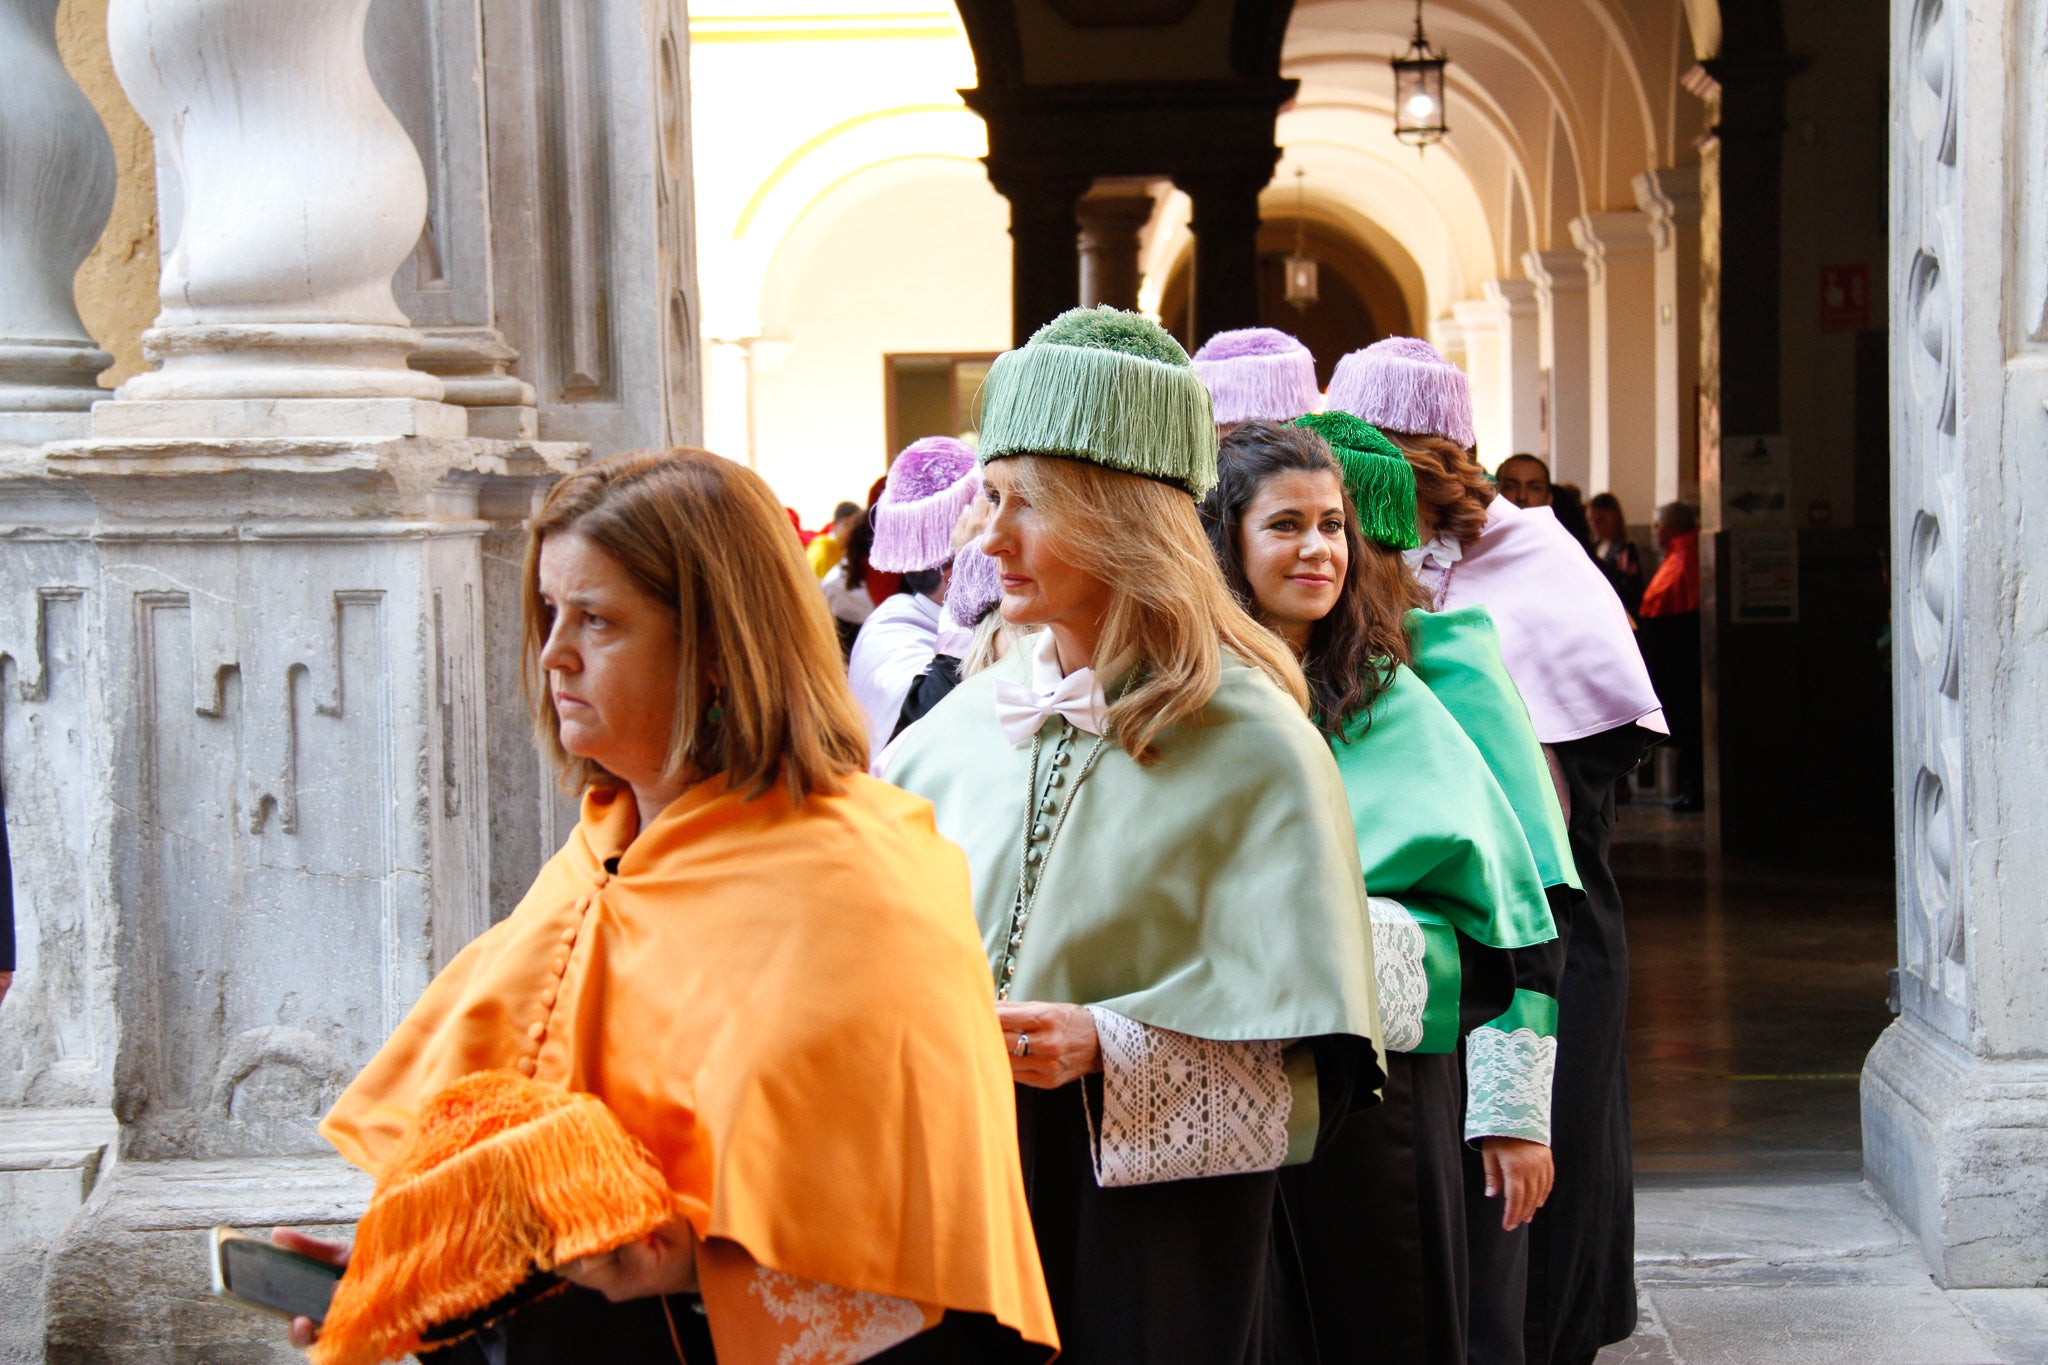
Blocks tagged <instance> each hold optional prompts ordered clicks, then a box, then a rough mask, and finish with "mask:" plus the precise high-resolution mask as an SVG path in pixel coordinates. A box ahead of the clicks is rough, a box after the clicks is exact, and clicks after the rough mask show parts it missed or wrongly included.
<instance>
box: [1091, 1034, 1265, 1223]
mask: <svg viewBox="0 0 2048 1365" xmlns="http://www.w3.org/2000/svg"><path fill="white" fill-rule="evenodd" d="M1088 1012H1089V1013H1090V1014H1091V1015H1093V1016H1094V1017H1095V1032H1096V1035H1097V1037H1098V1038H1100V1040H1101V1046H1102V1073H1103V1075H1102V1121H1101V1123H1100V1125H1093V1124H1091V1131H1090V1134H1089V1141H1090V1143H1091V1145H1092V1147H1093V1149H1094V1154H1095V1180H1096V1183H1097V1184H1099V1185H1101V1186H1103V1187H1105V1188H1112V1187H1116V1186H1123V1185H1153V1184H1157V1183H1159V1182H1161V1181H1166V1180H1191V1179H1194V1178H1196V1177H1198V1176H1210V1175H1236V1174H1239V1173H1242V1172H1246V1171H1271V1170H1276V1169H1278V1168H1279V1167H1280V1166H1281V1164H1282V1163H1284V1162H1285V1161H1286V1160H1287V1119H1288V1116H1289V1114H1290V1113H1291V1112H1292V1110H1293V1107H1294V1101H1293V1094H1292V1090H1291V1088H1290V1087H1289V1085H1288V1082H1287V1073H1286V1069H1285V1066H1284V1064H1283V1063H1282V1061H1281V1044H1280V1043H1279V1042H1269V1041H1261V1042H1244V1043H1226V1042H1217V1041H1215V1040H1213V1039H1209V1038H1195V1037H1191V1036H1190V1035H1188V1034H1185V1033H1175V1032H1173V1031H1172V1030H1171V1029H1163V1028H1153V1027H1152V1026H1151V1025H1149V1024H1141V1023H1139V1022H1137V1021H1136V1020H1134V1019H1127V1018H1125V1017H1124V1016H1123V1015H1121V1014H1117V1013H1116V1012H1114V1011H1113V1010H1106V1009H1101V1008H1099V1007H1097V1006H1094V1005H1090V1006H1089V1007H1088Z"/></svg>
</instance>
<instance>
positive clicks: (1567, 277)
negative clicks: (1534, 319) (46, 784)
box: [1522, 250, 1588, 307]
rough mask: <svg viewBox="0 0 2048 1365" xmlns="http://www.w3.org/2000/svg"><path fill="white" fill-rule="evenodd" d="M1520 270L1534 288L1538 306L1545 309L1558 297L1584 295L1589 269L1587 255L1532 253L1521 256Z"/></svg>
mask: <svg viewBox="0 0 2048 1365" xmlns="http://www.w3.org/2000/svg"><path fill="white" fill-rule="evenodd" d="M1522 269H1524V270H1526V271H1527V272H1528V273H1529V280H1530V282H1531V283H1532V284H1533V285H1534V286H1535V296H1536V301H1537V303H1538V304H1540V305H1542V306H1544V307H1548V306H1549V305H1550V302H1551V300H1552V299H1553V298H1555V297H1556V296H1558V295H1560V294H1584V293H1585V292H1586V279H1587V274H1588V267H1587V264H1586V253H1585V252H1584V251H1583V250H1575V251H1531V252H1526V253H1524V255H1523V256H1522Z"/></svg>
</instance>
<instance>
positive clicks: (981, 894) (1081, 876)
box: [887, 650, 1379, 1041]
mask: <svg viewBox="0 0 2048 1365" xmlns="http://www.w3.org/2000/svg"><path fill="white" fill-rule="evenodd" d="M1026 654H1027V651H1025V650H1012V651H1011V653H1010V655H1009V657H1007V658H1006V659H1004V660H1003V661H1002V662H1001V663H999V664H997V665H995V666H994V667H992V668H989V669H987V670H985V671H984V672H982V673H980V674H978V675H976V676H975V677H973V678H970V679H968V680H967V681H966V682H964V683H962V684H961V685H960V686H959V687H958V688H957V689H955V690H954V692H953V694H952V695H951V696H949V697H947V698H946V699H945V701H943V702H941V703H940V704H939V705H938V706H937V707H935V708H934V709H933V710H932V712H931V713H930V714H929V715H927V716H926V717H925V718H924V719H923V720H922V721H920V722H918V723H917V724H916V725H914V726H912V727H911V728H910V729H908V730H905V731H904V732H903V735H902V737H901V738H900V739H899V741H898V747H897V752H896V753H895V754H894V756H893V758H892V760H891V765H890V768H889V771H888V774H887V776H888V779H889V780H890V781H892V782H895V783H897V784H899V785H901V786H903V787H904V788H906V789H908V790H910V791H912V792H915V793H916V794H918V795H919V796H922V797H925V798H926V799H927V800H929V801H930V802H931V803H932V805H933V807H934V809H935V810H936V812H937V816H938V824H939V832H940V833H942V834H944V835H945V836H946V837H947V838H949V839H952V840H954V841H955V842H956V843H958V844H959V845H960V846H961V847H962V848H964V849H966V850H967V861H968V864H969V866H970V867H971V869H972V871H973V875H974V906H975V912H976V914H977V916H978V917H979V918H980V921H981V931H982V943H983V946H984V948H985V949H986V950H987V953H988V959H989V961H990V962H991V963H993V962H996V961H998V960H999V958H1000V954H1001V950H1002V947H1003V945H1004V943H1005V941H1006V940H1007V938H1008V936H1009V933H1010V912H1011V907H1012V905H1013V903H1014V902H1015V899H1016V895H1017V885H1018V860H1019V857H1020V854H1021V850H1022V847H1023V842H1022V841H1023V835H1024V819H1025V812H1026V810H1027V809H1028V808H1029V803H1030V802H1031V801H1032V800H1033V799H1034V798H1033V797H1032V796H1031V795H1030V794H1028V793H1027V792H1026V791H1025V787H1026V785H1027V783H1028V781H1029V772H1030V757H1031V744H1030V742H1029V741H1028V740H1027V741H1025V742H1024V743H1022V744H1018V745H1014V746H1013V745H1011V744H1009V743H1007V742H1006V741H1005V740H1004V738H1003V734H1002V731H1001V729H1000V728H999V727H998V725H997V723H996V717H995V708H994V700H993V695H992V692H993V688H994V685H995V683H996V681H997V680H998V679H999V678H1005V677H1007V678H1012V679H1019V680H1021V679H1022V678H1023V677H1024V675H1025V671H1026V667H1027V660H1026ZM1046 733H1047V737H1048V744H1049V740H1050V732H1046ZM1078 738H1079V740H1080V741H1081V743H1080V745H1079V748H1078V750H1077V753H1076V757H1075V759H1074V767H1075V769H1078V767H1079V765H1080V762H1081V757H1080V756H1081V755H1082V754H1085V753H1086V752H1087V748H1088V746H1089V745H1090V744H1092V742H1093V741H1092V739H1090V737H1088V736H1086V735H1081V736H1078ZM1157 748H1158V755H1159V756H1158V758H1157V760H1156V761H1155V762H1153V763H1152V764H1151V765H1149V766H1145V767H1140V766H1139V765H1138V764H1137V763H1135V762H1133V761H1132V760H1131V758H1130V757H1129V756H1128V755H1127V754H1125V753H1124V751H1123V750H1122V749H1121V748H1119V747H1118V746H1117V745H1116V743H1115V742H1114V740H1113V739H1112V740H1111V741H1110V742H1109V743H1108V744H1106V745H1105V746H1104V747H1103V750H1102V753H1101V755H1100V757H1099V759H1098V761H1097V763H1096V766H1095V769H1094V772H1093V773H1092V774H1091V775H1090V776H1089V777H1088V778H1087V780H1086V781H1085V782H1082V783H1081V784H1080V786H1079V788H1078V789H1077V790H1076V791H1075V794H1074V796H1073V797H1072V804H1071V808H1070V810H1069V813H1068V815H1067V820H1066V824H1065V825H1064V827H1063V828H1062V829H1061V831H1060V833H1059V835H1058V836H1057V839H1056V841H1055V843H1054V845H1053V848H1052V851H1051V853H1050V855H1049V857H1048V859H1047V862H1046V865H1045V871H1044V872H1043V874H1042V876H1041V879H1040V888H1039V892H1038V897H1037V902H1036V905H1035V908H1034V909H1033V911H1032V914H1031V917H1030V920H1029V923H1028V924H1027V925H1026V927H1025V932H1024V941H1023V945H1022V947H1021V949H1020V950H1019V955H1018V968H1017V975H1016V979H1015V981H1014V982H1013V984H1012V986H1011V990H1010V996H1011V998H1012V999H1015V1000H1047V1001H1066V1002H1071V1003H1076V1004H1090V1005H1102V1006H1105V1007H1106V1008H1109V1009H1112V1010H1115V1011H1116V1012H1117V1013H1119V1014H1122V1015H1125V1016H1127V1017H1129V1018H1132V1019H1136V1020H1138V1021H1140V1022H1141V1023H1147V1024H1152V1025H1155V1026H1157V1027H1160V1028H1168V1029H1173V1030H1175V1031H1177V1032H1181V1033H1188V1034H1193V1035H1195V1036H1197V1037H1201V1038H1211V1039H1218V1040H1224V1041H1242V1040H1251V1039H1270V1038H1306V1037H1315V1036H1321V1035H1325V1034H1354V1035H1357V1036H1359V1037H1364V1038H1372V1039H1377V1038H1378V1036H1379V1014H1378V1007H1377V1004H1376V1002H1375V1000H1374V996H1373V974H1372V948H1371V931H1370V927H1369V922H1368V920H1367V918H1366V906H1365V894H1364V883H1363V881H1362V879H1361V878H1360V876H1359V872H1358V848H1357V845H1356V843H1355V842H1354V841H1353V839H1352V834H1351V818H1350V811H1349V808H1348V807H1347V806H1346V804H1345V800H1344V785H1343V783H1342V782H1341V781H1340V780H1339V779H1338V776H1337V769H1336V765H1335V763H1334V762H1333V761H1332V759H1331V758H1330V751H1329V748H1328V746H1327V745H1325V744H1324V743H1323V740H1322V736H1321V735H1319V734H1318V733H1317V732H1316V729H1315V727H1314V726H1313V725H1311V724H1309V722H1308V719H1307V717H1305V716H1303V715H1302V714H1301V711H1300V709H1299V708H1298V707H1296V706H1295V704H1294V703H1293V702H1292V701H1291V700H1290V699H1289V698H1288V697H1287V696H1286V695H1285V694H1284V693H1282V692H1281V691H1280V690H1279V689H1278V688H1277V687H1275V686H1274V685H1273V684H1272V682H1271V680H1269V679H1268V678H1267V677H1266V676H1265V675H1264V674H1262V673H1259V672H1257V671H1255V670H1253V669H1251V668H1249V667H1247V666H1246V665H1244V664H1242V663H1240V662H1239V661H1237V660H1236V659H1233V658H1226V660H1225V665H1224V669H1223V677H1222V682H1221V684H1220V685H1219V686H1218V688H1217V690H1216V695H1215V696H1214V697H1213V698H1212V699H1211V700H1210V702H1209V704H1208V706H1207V707H1206V708H1204V710H1203V711H1202V712H1201V714H1200V715H1199V716H1198V717H1197V718H1196V720H1195V721H1194V722H1192V723H1188V724H1182V725H1179V726H1175V727H1173V728H1171V729H1169V730H1168V731H1167V732H1166V733H1165V734H1164V735H1162V736H1161V738H1160V740H1159V743H1158V746H1157Z"/></svg>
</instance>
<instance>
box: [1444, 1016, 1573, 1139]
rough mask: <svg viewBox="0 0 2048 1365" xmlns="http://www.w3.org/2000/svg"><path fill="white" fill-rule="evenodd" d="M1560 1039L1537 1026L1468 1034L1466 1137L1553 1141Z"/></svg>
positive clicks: (1482, 1030) (1486, 1029)
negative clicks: (1553, 1098) (1552, 1090)
mask: <svg viewBox="0 0 2048 1365" xmlns="http://www.w3.org/2000/svg"><path fill="white" fill-rule="evenodd" d="M1556 1072H1557V1039H1555V1038H1550V1037H1545V1036H1543V1035H1541V1034H1539V1033H1537V1032H1536V1030H1534V1029H1526V1028H1518V1029H1515V1030H1514V1031H1513V1032H1506V1031H1504V1030H1501V1029H1497V1028H1476V1029H1473V1030H1472V1032H1471V1033H1469V1034H1467V1035H1466V1037H1465V1089H1466V1098H1465V1140H1466V1141H1467V1142H1475V1141H1477V1140H1478V1139H1480V1138H1483V1137H1513V1138H1524V1139H1526V1140H1528V1141H1530V1142H1541V1143H1543V1144H1545V1145H1546V1146H1547V1145H1548V1144H1549V1142H1550V1083H1551V1078H1552V1077H1553V1076H1554V1075H1555V1074H1556Z"/></svg>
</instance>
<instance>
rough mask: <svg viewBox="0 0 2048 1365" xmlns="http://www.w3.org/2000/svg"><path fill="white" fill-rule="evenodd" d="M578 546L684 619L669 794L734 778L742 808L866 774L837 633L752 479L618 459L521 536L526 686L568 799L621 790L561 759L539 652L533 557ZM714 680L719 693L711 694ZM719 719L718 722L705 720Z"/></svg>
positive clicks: (569, 483)
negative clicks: (695, 778) (561, 542)
mask: <svg viewBox="0 0 2048 1365" xmlns="http://www.w3.org/2000/svg"><path fill="white" fill-rule="evenodd" d="M558 531H573V532H574V533H576V534H577V535H580V536H584V537H586V538H587V539H588V540H590V541H591V543H593V544H595V545H596V546H598V548H600V549H602V550H603V551H604V552H605V553H606V554H608V555H610V556H611V557H612V558H613V559H615V560H617V561H618V562H619V564H620V566H621V567H622V568H624V569H625V570H626V572H627V573H628V574H630V575H631V576H632V578H633V580H634V581H635V582H636V583H637V584H639V586H640V588H641V590H642V591H644V592H646V593H647V595H648V596H650V597H652V598H654V599H655V600H656V601H658V602H660V603H662V604H663V605H665V606H666V607H668V608H669V609H670V610H671V611H673V612H674V613H675V617H676V622H677V633H678V636H679V639H680V651H679V654H680V658H679V664H678V668H677V671H676V713H675V723H674V729H673V730H672V731H671V732H670V736H669V746H668V763H667V766H666V767H665V768H664V770H663V772H662V777H663V779H664V780H666V781H670V782H673V781H676V780H678V779H681V778H683V777H684V776H685V775H686V774H687V773H690V772H692V771H694V772H696V773H699V774H702V775H704V776H709V775H710V774H713V773H719V772H722V773H725V774H726V775H727V776H728V777H729V778H730V779H731V781H732V784H733V785H734V786H735V787H742V786H743V787H745V788H746V795H747V799H748V800H753V799H754V798H756V797H758V796H762V795H764V794H766V792H767V791H768V789H769V788H770V787H772V786H773V785H774V784H775V781H776V779H777V778H778V777H779V778H781V779H782V780H783V781H785V782H787V783H788V785H789V795H790V799H791V800H792V801H794V802H797V803H799V804H800V803H802V802H803V801H804V799H805V798H806V797H808V796H810V795H811V794H812V793H814V792H826V793H836V792H839V791H841V790H843V786H842V784H841V782H840V781H839V779H840V778H841V777H843V776H845V775H846V774H848V773H855V772H861V771H863V770H864V769H865V768H866V767H867V758H868V750H867V731H866V727H865V726H864V725H863V723H862V720H861V715H860V711H859V709H858V708H857V707H856V706H855V705H854V701H853V694H852V692H851V691H849V690H848V688H847V685H846V670H845V669H844V667H842V666H841V663H840V657H839V639H838V634H837V632H836V631H835V630H834V628H833V625H832V618H831V616H830V614H829V613H828V612H827V611H826V608H825V599H824V597H823V596H822V595H821V594H820V593H819V592H818V582H817V578H816V576H815V575H814V574H812V572H811V568H810V565H809V563H808V562H806V560H805V559H804V554H803V550H802V549H801V548H800V546H799V545H798V542H797V538H796V537H795V536H793V535H791V534H790V531H789V518H788V517H787V515H785V514H784V512H783V510H782V506H781V504H780V503H779V502H778V501H777V500H776V498H775V495H774V494H773V493H772V492H770V491H769V488H768V485H767V484H766V483H764V482H762V480H761V477H760V476H759V475H758V474H755V473H753V472H752V471H750V470H748V469H746V468H744V467H742V466H740V465H736V464H734V463H733V462H732V461H730V460H726V459H722V458H720V457H719V456H716V455H713V454H711V453H710V452H709V451H705V450H690V449H683V450H650V451H642V452H640V453H638V454H633V455H619V456H615V457H614V458H612V459H608V460H604V461H602V462H600V463H597V464H593V465H591V466H589V467H588V468H586V469H582V470H579V471H577V472H576V473H574V474H571V475H570V476H569V477H568V478H566V479H564V480H562V481H561V482H560V483H558V484H556V485H555V486H554V489H553V490H552V491H551V492H550V493H549V494H548V496H547V501H546V502H544V503H543V504H542V505H541V509H540V511H539V513H538V514H536V515H535V517H534V518H533V521H532V522H531V523H530V524H529V526H528V528H527V532H528V533H527V540H526V569H525V584H524V591H523V598H524V611H523V613H522V614H523V617H524V620H523V625H522V631H523V636H524V639H523V646H522V649H521V683H522V685H523V686H524V688H525V691H526V698H527V705H528V706H529V707H530V708H531V709H532V712H533V720H534V728H535V730H536V731H537V732H538V738H539V742H540V747H541V750H542V752H544V753H546V754H547V755H548V756H549V757H551V758H552V759H553V760H554V762H555V765H556V767H557V768H558V769H560V771H561V773H562V776H563V781H564V784H565V785H574V786H577V787H581V786H584V785H587V784H589V783H592V782H598V783H610V782H615V781H616V780H617V779H616V778H615V777H613V775H612V774H610V773H608V772H606V771H605V770H604V769H603V768H602V767H601V766H600V765H598V764H597V763H595V762H592V761H591V760H589V759H580V758H577V757H576V756H574V755H572V754H570V753H569V752H568V751H567V750H565V749H563V748H562V737H561V719H560V717H559V716H558V715H557V714H556V712H555V700H554V696H553V694H552V692H551V691H550V690H549V688H548V677H547V670H546V669H545V668H543V667H542V666H541V662H540V656H541V651H542V649H543V648H545V647H546V645H547V635H548V625H549V613H548V609H547V605H546V604H545V603H544V602H542V601H541V597H540V549H541V544H542V542H543V541H545V540H546V539H547V538H548V537H549V536H550V535H553V534H555V533H556V532H558ZM714 668H715V669H716V670H717V672H718V675H719V678H720V682H719V683H718V684H717V685H716V686H714V685H713V684H712V682H711V677H710V675H711V670H713V669H714ZM713 705H717V706H718V707H720V708H721V709H722V711H723V715H722V717H721V718H720V719H719V720H717V721H716V722H713V721H712V720H711V719H710V718H709V716H708V715H707V712H708V711H709V709H710V708H711V707H712V706H713Z"/></svg>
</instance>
